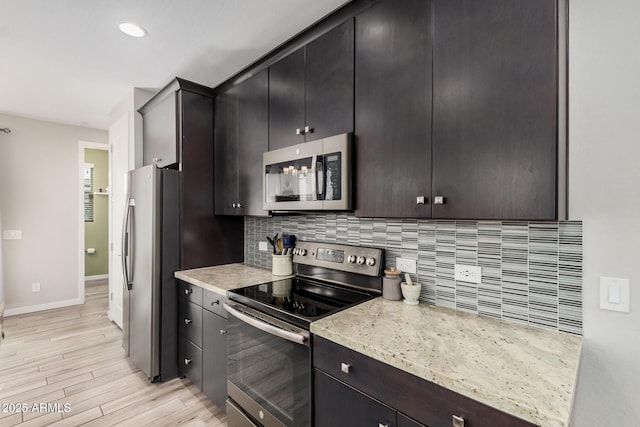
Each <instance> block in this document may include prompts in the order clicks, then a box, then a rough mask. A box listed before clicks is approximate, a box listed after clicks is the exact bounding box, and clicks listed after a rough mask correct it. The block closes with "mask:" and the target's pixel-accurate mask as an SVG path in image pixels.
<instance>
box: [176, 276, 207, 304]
mask: <svg viewBox="0 0 640 427" xmlns="http://www.w3.org/2000/svg"><path fill="white" fill-rule="evenodd" d="M178 298H180V299H185V298H186V299H187V300H188V301H191V302H192V303H195V304H198V305H202V288H201V287H200V286H196V285H192V284H191V283H187V282H183V281H182V280H180V281H178Z"/></svg>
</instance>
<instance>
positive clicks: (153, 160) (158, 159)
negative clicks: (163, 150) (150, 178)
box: [151, 157, 162, 163]
mask: <svg viewBox="0 0 640 427" xmlns="http://www.w3.org/2000/svg"><path fill="white" fill-rule="evenodd" d="M161 160H162V159H161V158H160V157H154V158H153V159H152V160H151V161H152V162H153V163H158V162H159V161H161Z"/></svg>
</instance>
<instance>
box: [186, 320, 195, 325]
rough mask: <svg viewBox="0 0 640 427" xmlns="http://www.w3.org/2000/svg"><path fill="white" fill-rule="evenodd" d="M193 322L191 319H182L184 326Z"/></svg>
mask: <svg viewBox="0 0 640 427" xmlns="http://www.w3.org/2000/svg"><path fill="white" fill-rule="evenodd" d="M191 322H193V320H191V319H184V324H185V325H188V324H189V323H191Z"/></svg>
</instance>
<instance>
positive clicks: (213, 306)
mask: <svg viewBox="0 0 640 427" xmlns="http://www.w3.org/2000/svg"><path fill="white" fill-rule="evenodd" d="M225 302H227V297H225V296H223V295H220V294H218V293H215V292H212V291H208V290H206V289H203V290H202V308H206V309H207V310H209V311H211V312H212V313H215V314H217V315H218V316H222V317H224V318H225V319H226V318H227V310H225V309H224V307H223V306H222V304H224V303H225Z"/></svg>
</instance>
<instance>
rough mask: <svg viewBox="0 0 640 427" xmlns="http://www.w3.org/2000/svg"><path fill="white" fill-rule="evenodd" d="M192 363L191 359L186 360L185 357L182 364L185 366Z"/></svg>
mask: <svg viewBox="0 0 640 427" xmlns="http://www.w3.org/2000/svg"><path fill="white" fill-rule="evenodd" d="M192 361H193V359H187V358H186V357H185V358H184V364H185V365H189V364H191V362H192Z"/></svg>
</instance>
